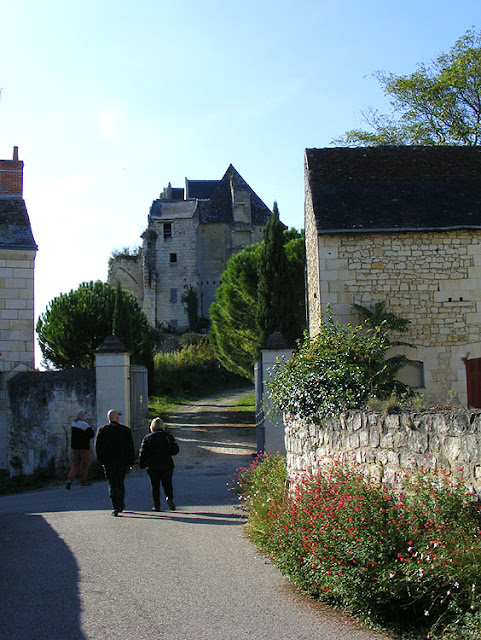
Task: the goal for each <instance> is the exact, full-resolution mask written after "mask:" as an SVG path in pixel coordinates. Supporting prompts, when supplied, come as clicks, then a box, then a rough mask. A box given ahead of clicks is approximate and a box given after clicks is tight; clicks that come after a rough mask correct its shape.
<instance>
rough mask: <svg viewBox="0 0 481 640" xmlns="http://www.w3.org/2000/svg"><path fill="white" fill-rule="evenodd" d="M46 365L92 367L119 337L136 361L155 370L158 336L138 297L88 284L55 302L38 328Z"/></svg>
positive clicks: (99, 283)
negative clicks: (99, 352)
mask: <svg viewBox="0 0 481 640" xmlns="http://www.w3.org/2000/svg"><path fill="white" fill-rule="evenodd" d="M36 331H37V336H38V342H39V345H40V349H41V351H42V355H43V359H44V363H45V364H46V365H49V364H50V365H52V366H53V367H55V368H58V369H70V368H91V367H93V366H94V364H95V356H94V352H95V351H96V350H97V349H98V348H99V346H100V345H101V344H102V342H103V341H104V340H105V338H106V337H107V336H109V335H112V334H115V335H116V336H117V337H118V338H119V339H120V341H121V342H122V343H123V344H124V346H125V347H126V348H127V349H128V350H129V351H132V362H133V363H134V364H143V365H145V366H147V367H149V368H150V367H151V366H152V359H153V352H154V335H153V330H152V328H151V327H150V325H149V323H148V321H147V318H146V317H145V315H144V313H143V312H142V310H141V309H140V307H139V306H138V304H137V301H136V300H135V298H134V297H133V296H132V295H131V294H130V293H128V292H127V291H124V290H122V289H121V288H120V286H117V288H116V289H115V288H114V287H111V286H110V285H109V284H106V283H104V282H100V281H97V282H88V283H87V282H84V283H82V284H81V285H80V286H79V287H78V289H76V290H71V291H70V292H69V293H63V294H61V295H59V296H58V297H56V298H54V299H53V300H52V301H51V302H50V304H49V305H48V306H47V309H46V310H45V312H44V313H42V314H41V315H40V317H39V319H38V321H37V326H36Z"/></svg>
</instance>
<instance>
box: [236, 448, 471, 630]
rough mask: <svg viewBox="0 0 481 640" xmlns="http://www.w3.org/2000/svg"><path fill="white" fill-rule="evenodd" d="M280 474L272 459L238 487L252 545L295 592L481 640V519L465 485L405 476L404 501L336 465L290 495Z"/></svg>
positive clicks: (397, 622)
mask: <svg viewBox="0 0 481 640" xmlns="http://www.w3.org/2000/svg"><path fill="white" fill-rule="evenodd" d="M279 468H281V467H280V463H279V462H277V461H276V459H274V460H271V459H270V458H266V459H265V460H263V461H261V462H259V463H256V464H255V466H254V467H253V468H250V469H248V470H247V471H246V472H245V473H242V472H240V473H239V474H238V477H240V478H241V480H242V481H241V482H240V484H238V488H240V489H242V491H243V492H244V493H243V495H245V499H246V501H245V504H246V507H247V509H248V519H249V522H248V531H249V533H250V535H251V537H252V539H253V540H254V541H255V542H256V543H257V544H258V545H259V546H260V547H261V548H262V549H263V550H264V551H266V552H267V553H269V554H270V555H271V557H272V558H273V559H274V561H275V562H276V564H277V565H278V566H279V568H280V569H281V570H282V571H283V572H284V573H285V574H286V575H288V576H289V577H290V578H291V580H292V581H293V582H294V583H295V584H297V585H298V586H299V587H301V588H302V589H303V590H304V591H306V592H307V593H309V594H310V595H312V596H315V597H320V598H322V599H324V600H326V601H328V602H331V603H334V604H336V605H340V606H342V607H344V608H346V609H349V610H350V611H353V612H355V613H357V614H358V615H361V616H362V617H364V618H369V619H370V620H371V621H374V622H376V623H378V624H382V625H386V624H389V625H391V626H394V627H397V628H400V629H404V630H406V629H411V630H416V629H417V630H418V631H419V632H421V631H423V632H424V633H428V632H429V634H430V635H429V636H428V637H432V638H441V637H449V638H453V639H454V638H466V639H467V638H475V637H481V628H480V626H479V619H480V610H481V597H480V593H479V588H480V586H479V576H480V575H481V531H480V521H479V513H478V511H477V509H476V507H475V505H474V504H473V502H472V500H471V498H470V497H469V496H466V491H465V489H464V487H463V485H462V484H461V483H459V482H457V481H455V480H454V479H453V478H451V477H450V476H448V475H446V474H444V473H443V472H442V471H440V472H427V471H426V472H424V473H423V475H420V476H417V475H413V474H405V477H404V478H403V481H404V493H403V495H402V496H398V495H397V494H395V493H394V491H392V490H390V489H388V488H387V487H386V486H384V485H382V484H379V483H377V482H373V481H368V480H367V479H366V477H365V476H364V475H363V473H362V472H361V470H359V469H355V468H352V467H347V466H345V465H343V464H339V463H333V464H332V465H329V466H326V467H325V468H324V469H323V470H321V471H320V472H318V473H316V474H313V475H306V476H305V477H303V478H301V479H300V480H299V482H298V483H297V484H296V486H295V488H294V489H293V490H292V491H291V492H290V493H289V494H288V493H286V491H285V476H282V474H279V472H278V469H279ZM242 491H241V493H242ZM471 628H476V629H477V633H478V634H479V635H478V636H476V635H469V634H470V633H471V631H469V630H470V629H471ZM466 630H468V631H466ZM444 632H446V634H447V633H448V632H449V633H450V634H451V635H443V633H444ZM453 634H458V635H453ZM463 634H465V635H463ZM423 637H426V636H423Z"/></svg>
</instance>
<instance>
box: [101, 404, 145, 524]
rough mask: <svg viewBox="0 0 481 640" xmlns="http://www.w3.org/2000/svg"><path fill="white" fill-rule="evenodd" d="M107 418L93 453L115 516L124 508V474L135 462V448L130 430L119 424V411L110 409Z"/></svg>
mask: <svg viewBox="0 0 481 640" xmlns="http://www.w3.org/2000/svg"><path fill="white" fill-rule="evenodd" d="M107 420H108V421H109V422H108V424H105V425H104V426H103V427H100V429H99V430H98V433H97V437H96V439H95V453H96V454H97V460H98V461H99V462H100V464H101V465H102V466H103V468H104V472H105V476H106V478H107V480H108V482H109V495H110V500H111V501H112V507H113V511H112V515H113V516H117V515H118V514H119V513H121V512H122V511H123V510H124V509H125V484H124V481H125V474H126V473H127V471H128V470H129V468H130V469H131V468H132V466H133V464H134V462H135V450H134V441H133V438H132V432H131V430H130V429H129V427H126V426H125V425H123V424H119V412H118V411H115V410H114V409H110V411H109V412H108V413H107Z"/></svg>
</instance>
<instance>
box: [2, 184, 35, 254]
mask: <svg viewBox="0 0 481 640" xmlns="http://www.w3.org/2000/svg"><path fill="white" fill-rule="evenodd" d="M37 248H38V247H37V245H36V244H35V240H34V238H33V233H32V229H31V227H30V220H29V217H28V213H27V207H26V206H25V201H24V200H23V198H19V197H9V196H7V197H1V196H0V249H17V250H20V249H27V250H31V251H36V250H37Z"/></svg>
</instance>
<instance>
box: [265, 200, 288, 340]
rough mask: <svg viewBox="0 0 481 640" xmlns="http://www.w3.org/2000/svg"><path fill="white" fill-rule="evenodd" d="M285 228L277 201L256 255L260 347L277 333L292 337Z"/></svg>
mask: <svg viewBox="0 0 481 640" xmlns="http://www.w3.org/2000/svg"><path fill="white" fill-rule="evenodd" d="M283 232H284V225H283V224H282V222H281V221H280V220H279V211H278V209H277V202H274V207H273V211H272V216H271V217H270V218H269V220H268V221H267V224H266V226H265V229H264V241H263V242H262V244H261V252H260V256H259V282H258V285H257V307H256V319H257V324H258V326H259V347H262V346H263V345H265V343H266V342H267V338H268V337H269V336H270V335H271V333H274V332H275V331H279V332H280V333H282V335H283V336H284V337H285V338H287V339H290V338H291V335H290V334H291V331H292V328H291V322H290V315H291V314H290V296H289V295H288V293H287V292H288V291H289V289H288V287H287V286H286V285H287V282H288V279H289V263H288V261H287V256H286V253H285V250H284V234H283Z"/></svg>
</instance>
